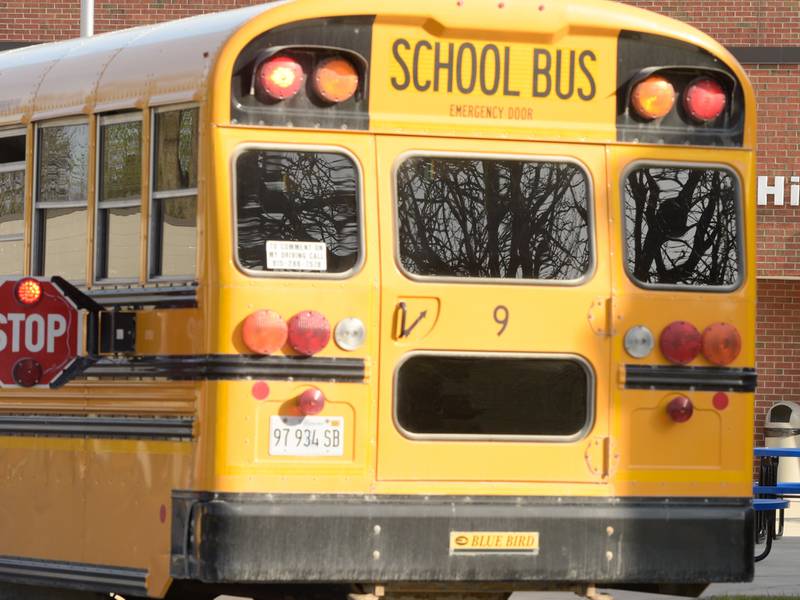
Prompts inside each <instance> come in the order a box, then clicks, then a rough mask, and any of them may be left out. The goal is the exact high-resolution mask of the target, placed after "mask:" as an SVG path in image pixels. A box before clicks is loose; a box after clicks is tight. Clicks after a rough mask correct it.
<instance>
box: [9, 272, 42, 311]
mask: <svg viewBox="0 0 800 600" xmlns="http://www.w3.org/2000/svg"><path fill="white" fill-rule="evenodd" d="M14 295H15V296H16V297H17V300H19V301H20V302H21V303H22V304H24V305H25V306H33V305H34V304H36V303H37V302H39V300H41V299H42V285H41V284H40V283H39V282H38V281H36V280H35V279H31V278H29V277H26V278H25V279H22V280H20V282H19V283H17V287H16V289H15V290H14Z"/></svg>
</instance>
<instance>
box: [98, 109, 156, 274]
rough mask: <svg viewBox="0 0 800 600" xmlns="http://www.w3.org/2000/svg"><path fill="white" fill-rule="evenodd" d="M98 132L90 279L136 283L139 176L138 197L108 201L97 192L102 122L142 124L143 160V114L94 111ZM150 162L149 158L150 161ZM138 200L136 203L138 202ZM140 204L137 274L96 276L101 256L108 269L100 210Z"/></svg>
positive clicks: (141, 199) (100, 174) (141, 197)
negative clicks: (110, 113) (131, 275)
mask: <svg viewBox="0 0 800 600" xmlns="http://www.w3.org/2000/svg"><path fill="white" fill-rule="evenodd" d="M96 120H97V124H96V127H97V136H96V138H95V139H96V140H97V141H96V143H95V155H96V156H95V186H94V195H95V201H94V243H93V257H92V258H93V261H94V263H93V264H94V268H93V269H92V281H93V285H97V286H104V285H112V286H113V285H131V284H136V283H139V280H140V275H141V224H142V217H143V212H144V194H143V193H142V192H143V186H142V176H143V174H140V177H139V196H138V199H137V200H110V201H103V200H101V198H100V194H101V192H102V188H103V183H102V182H103V149H102V145H103V134H102V130H103V126H105V125H118V124H121V123H136V122H138V123H141V124H142V132H141V144H140V148H139V162H140V163H141V162H142V154H143V153H144V141H145V138H144V134H145V132H144V116H143V114H142V113H141V112H125V113H119V114H112V115H97V119H96ZM151 162H152V161H151ZM137 202H138V203H137ZM137 206H138V207H139V249H138V250H139V252H138V256H137V264H139V269H138V271H137V274H136V277H133V278H113V277H102V278H101V277H99V276H98V273H99V267H100V265H101V264H103V260H105V261H106V264H105V266H106V270H107V269H108V263H107V261H108V256H105V257H104V258H103V256H102V255H103V252H104V250H106V249H107V248H104V245H105V244H104V243H103V242H104V241H106V242H107V237H108V232H107V231H103V228H102V223H103V221H102V219H101V215H100V212H101V211H102V210H110V209H114V208H136V207H137Z"/></svg>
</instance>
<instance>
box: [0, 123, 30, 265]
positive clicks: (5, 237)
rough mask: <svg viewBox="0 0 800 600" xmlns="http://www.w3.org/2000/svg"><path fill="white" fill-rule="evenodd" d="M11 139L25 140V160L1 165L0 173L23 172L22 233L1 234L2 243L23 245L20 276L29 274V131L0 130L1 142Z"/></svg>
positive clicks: (18, 129) (19, 129)
mask: <svg viewBox="0 0 800 600" xmlns="http://www.w3.org/2000/svg"><path fill="white" fill-rule="evenodd" d="M9 137H22V138H24V139H25V158H24V159H23V160H21V161H17V162H9V163H0V173H16V172H19V171H21V172H22V179H23V181H22V233H11V234H0V242H3V243H4V242H20V243H21V244H22V264H20V265H19V266H20V271H19V275H24V274H25V273H27V264H26V261H25V234H26V232H27V227H26V223H25V213H26V212H27V202H26V201H27V199H28V161H27V154H28V130H27V129H24V128H22V129H21V128H18V127H17V128H13V129H3V130H0V140H2V139H4V138H9ZM0 277H14V275H0Z"/></svg>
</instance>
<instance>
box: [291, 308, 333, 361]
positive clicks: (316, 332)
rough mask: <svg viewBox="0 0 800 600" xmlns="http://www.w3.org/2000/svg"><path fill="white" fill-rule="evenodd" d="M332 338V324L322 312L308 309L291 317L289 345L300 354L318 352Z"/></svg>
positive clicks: (307, 354) (308, 354) (309, 354)
mask: <svg viewBox="0 0 800 600" xmlns="http://www.w3.org/2000/svg"><path fill="white" fill-rule="evenodd" d="M330 339H331V324H330V323H329V322H328V319H326V318H325V315H323V314H322V313H318V312H317V311H315V310H306V311H303V312H301V313H297V314H296V315H295V316H293V317H292V318H291V319H289V345H290V346H291V347H292V348H294V350H295V351H296V352H298V353H300V354H304V355H306V356H311V355H312V354H316V353H317V352H319V351H320V350H322V349H323V348H324V347H325V346H327V345H328V342H329V341H330Z"/></svg>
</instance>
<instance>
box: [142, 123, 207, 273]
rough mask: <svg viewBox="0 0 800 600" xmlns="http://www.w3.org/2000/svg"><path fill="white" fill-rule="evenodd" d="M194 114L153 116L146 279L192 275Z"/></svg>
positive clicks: (194, 237)
mask: <svg viewBox="0 0 800 600" xmlns="http://www.w3.org/2000/svg"><path fill="white" fill-rule="evenodd" d="M198 118H199V112H198V109H197V108H181V109H170V110H159V111H157V112H155V113H154V115H153V122H154V127H155V131H154V134H153V171H154V174H153V191H152V208H151V223H152V228H151V247H150V277H151V278H169V279H193V278H194V277H195V272H196V270H197V268H196V263H197V153H198V144H197V124H198Z"/></svg>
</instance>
